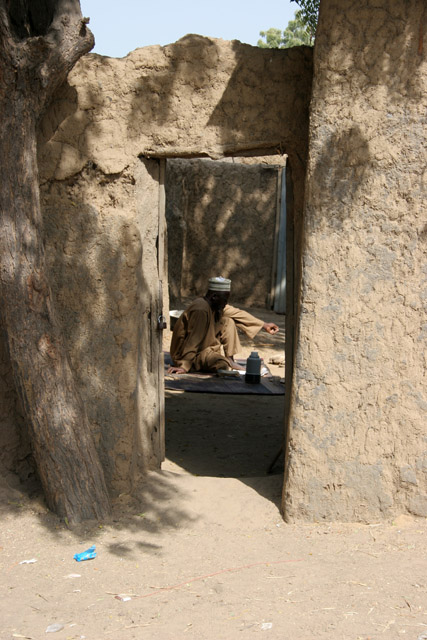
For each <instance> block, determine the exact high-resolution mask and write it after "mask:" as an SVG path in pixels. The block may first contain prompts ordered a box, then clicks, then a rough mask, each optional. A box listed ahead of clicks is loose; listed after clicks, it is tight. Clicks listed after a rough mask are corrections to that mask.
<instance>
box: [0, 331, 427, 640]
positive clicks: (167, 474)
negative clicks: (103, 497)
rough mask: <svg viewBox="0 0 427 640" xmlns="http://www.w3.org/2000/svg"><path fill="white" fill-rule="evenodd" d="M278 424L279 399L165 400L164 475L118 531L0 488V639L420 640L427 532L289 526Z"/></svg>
mask: <svg viewBox="0 0 427 640" xmlns="http://www.w3.org/2000/svg"><path fill="white" fill-rule="evenodd" d="M258 340H261V341H264V342H263V344H261V343H260V342H258V343H257V344H256V346H257V348H259V350H260V351H261V353H262V355H263V356H264V357H265V359H266V360H267V359H268V358H269V357H270V355H271V354H273V353H276V354H277V353H280V351H281V349H282V347H283V338H282V337H281V336H279V337H277V338H276V342H274V344H271V340H270V337H269V336H267V334H261V336H260V337H259V338H258ZM252 346H253V345H245V349H246V348H249V349H250V348H252ZM261 347H262V349H261ZM280 372H281V369H280V367H278V368H277V369H275V370H274V371H273V373H274V374H275V375H279V374H280ZM282 417H283V398H281V397H270V398H269V397H266V396H264V397H261V396H218V395H208V394H188V393H177V392H167V394H166V419H167V422H166V438H167V440H166V442H167V459H166V461H165V463H164V465H163V469H162V470H161V471H160V472H156V473H152V474H150V476H149V478H147V482H146V483H145V485H144V487H142V488H141V491H140V493H139V495H138V496H137V497H130V496H127V495H123V496H120V498H119V499H118V500H117V501H116V503H115V506H114V508H115V512H114V518H113V520H112V521H111V522H105V523H94V522H90V523H86V524H84V525H81V526H79V527H76V528H73V529H72V530H70V529H69V528H67V526H66V525H65V524H64V523H63V522H60V521H59V519H58V518H56V517H55V516H54V515H53V514H51V513H49V512H48V511H47V510H46V508H45V506H44V503H43V500H42V498H41V497H40V496H39V495H38V494H37V493H36V492H35V493H34V492H33V494H31V495H29V494H28V493H27V492H26V491H25V490H24V489H25V488H24V487H22V486H21V487H20V486H17V485H15V486H12V484H11V483H12V479H9V485H6V484H5V483H3V485H2V486H1V487H0V515H1V520H0V566H1V580H0V593H1V598H0V640H9V639H11V638H32V639H34V640H36V639H37V640H38V639H41V638H45V637H47V638H49V637H51V636H50V633H52V634H55V635H53V637H57V638H58V639H59V638H64V639H70V640H71V639H73V640H74V639H83V638H87V639H88V640H104V639H109V638H112V639H117V640H130V639H138V640H139V639H145V638H149V639H156V640H157V639H158V640H181V639H182V640H186V639H188V638H195V639H197V640H235V639H240V638H241V639H243V640H244V639H245V638H252V637H257V636H260V637H261V638H266V639H268V638H270V639H280V640H286V639H292V640H311V639H314V638H316V639H319V638H328V639H333V640H335V639H336V640H344V639H347V638H348V639H351V640H357V639H363V640H368V639H371V640H374V639H375V640H380V639H381V640H383V639H384V638H387V639H390V638H407V639H410V640H422V639H424V640H426V639H427V553H426V547H427V543H426V541H427V523H426V521H425V520H421V519H412V518H409V517H407V516H400V517H398V518H396V520H395V521H394V522H386V523H384V522H381V523H370V524H357V523H346V524H342V523H333V524H331V523H310V524H292V525H290V524H285V523H284V522H283V519H282V517H281V515H280V511H279V504H280V495H281V489H282V482H283V478H282V473H281V468H280V465H278V466H277V467H276V468H275V470H274V471H275V472H274V473H272V474H266V469H267V468H268V466H269V464H270V462H271V459H272V456H274V455H275V453H276V452H277V450H278V448H279V449H280V443H281V430H282ZM93 544H94V545H96V552H97V556H96V558H95V559H92V560H88V561H85V562H76V561H75V560H74V559H73V556H74V554H75V553H78V552H81V551H84V550H85V549H87V548H88V547H89V546H91V545H93ZM25 561H31V562H29V563H26V562H25ZM21 563H22V564H21ZM51 625H59V627H60V628H59V630H57V631H52V632H48V633H46V631H47V629H48V628H49V627H50V626H51ZM53 628H54V629H55V627H53Z"/></svg>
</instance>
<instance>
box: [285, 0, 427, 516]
mask: <svg viewBox="0 0 427 640" xmlns="http://www.w3.org/2000/svg"><path fill="white" fill-rule="evenodd" d="M426 20H427V9H426V5H425V2H424V0H408V1H407V2H401V1H400V0H378V1H377V2H375V6H373V3H372V2H370V1H369V0H358V1H357V2H354V1H353V0H339V1H338V0H322V2H321V8H320V21H319V28H318V34H317V36H316V45H315V71H314V78H315V80H314V86H313V100H312V105H311V125H310V149H309V165H308V176H307V190H306V204H305V211H304V220H305V221H304V238H305V241H304V244H303V256H302V259H303V263H302V284H301V313H300V320H299V342H298V349H297V359H296V370H295V376H294V384H293V396H292V414H291V423H290V451H289V458H288V466H287V475H288V478H287V487H286V493H285V496H284V507H285V512H286V517H287V519H288V520H291V521H292V520H306V519H309V520H322V519H326V520H347V521H348V520H368V521H369V520H370V521H373V520H374V521H375V520H378V519H381V518H389V517H393V516H394V515H395V514H397V513H399V512H410V513H411V514H414V515H418V516H427V456H426V444H427V433H426V409H427V399H426V395H425V391H426V388H425V372H426V360H425V357H426V351H425V345H426V337H427V333H426V324H425V321H426V315H425V306H423V305H425V277H426V261H425V258H426V239H427V236H426V213H425V211H426V210H425V181H426V148H427V127H426V124H427V123H426V114H427V62H426V52H427V47H426V43H427V34H426ZM423 283H424V284H423ZM423 292H424V294H423ZM423 295H424V300H423Z"/></svg>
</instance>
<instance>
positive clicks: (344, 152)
mask: <svg viewBox="0 0 427 640" xmlns="http://www.w3.org/2000/svg"><path fill="white" fill-rule="evenodd" d="M331 158H339V162H337V161H335V162H334V163H332V164H331ZM372 161H373V160H372V157H371V153H370V150H369V143H368V142H367V140H366V139H365V137H364V136H363V134H362V133H361V131H360V127H358V126H353V127H351V128H349V129H348V130H346V131H340V132H339V133H333V134H331V135H330V136H329V137H327V138H326V139H325V141H324V143H323V145H322V152H321V153H320V154H319V156H318V158H317V159H316V165H315V168H314V171H313V174H312V179H311V181H310V184H309V185H308V193H309V195H310V191H311V190H314V189H315V190H316V199H315V202H316V212H317V216H308V217H307V226H308V228H310V226H311V227H312V228H313V227H315V228H317V227H319V226H320V225H321V220H322V218H321V216H322V215H323V216H325V217H326V215H327V217H328V224H330V225H331V226H332V227H333V228H336V229H341V228H342V226H343V223H344V221H345V220H346V219H347V218H348V216H349V211H351V207H350V204H351V203H352V202H354V198H355V197H356V195H357V193H358V191H359V189H360V188H361V186H362V185H363V184H364V180H365V176H366V174H367V173H369V171H370V164H371V162H372ZM331 194H333V198H332V197H331ZM308 199H309V201H310V197H309V198H308Z"/></svg>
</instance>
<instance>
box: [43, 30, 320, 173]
mask: <svg viewBox="0 0 427 640" xmlns="http://www.w3.org/2000/svg"><path fill="white" fill-rule="evenodd" d="M311 83H312V49H311V48H310V47H295V48H292V49H287V50H272V49H261V48H258V47H251V46H249V45H244V44H241V43H240V42H238V41H233V42H226V41H224V40H219V39H213V38H205V37H202V36H197V35H189V36H186V37H184V38H182V39H181V40H179V41H178V42H176V43H175V44H171V45H168V46H165V47H160V46H152V47H144V48H141V49H137V50H135V51H133V52H132V53H130V54H129V55H128V56H127V57H126V58H121V59H116V58H107V57H102V56H99V55H95V54H89V55H87V56H85V57H84V58H83V59H82V60H81V61H80V62H79V63H78V64H77V65H76V67H75V68H74V70H73V71H72V72H71V73H70V75H69V86H68V87H66V88H63V90H62V91H61V92H60V93H59V94H58V95H57V97H56V100H55V102H54V103H53V104H52V106H51V108H50V110H49V112H48V113H47V114H46V117H45V119H44V122H43V123H42V126H41V139H42V141H43V139H44V140H50V141H49V143H48V144H45V145H43V146H42V148H41V152H40V161H41V162H40V164H41V172H42V176H43V177H44V178H57V179H64V178H66V177H68V176H70V175H73V174H75V173H77V172H78V171H80V170H81V169H82V167H83V166H85V165H86V164H87V163H88V162H91V163H95V164H96V165H97V166H98V167H99V168H100V169H101V170H102V171H103V172H104V173H109V174H111V173H119V172H120V171H122V170H123V169H124V167H126V166H128V165H129V164H131V162H132V161H133V160H134V159H135V158H136V157H137V156H138V155H140V154H141V155H146V156H150V155H152V156H169V157H173V156H182V157H188V156H209V157H212V158H218V157H222V156H224V155H227V154H232V153H239V152H240V153H241V152H244V151H245V150H248V149H266V148H267V149H277V150H279V151H281V150H283V151H285V152H287V150H288V149H292V150H293V151H294V150H297V151H298V154H299V155H300V157H305V154H306V147H307V140H306V139H307V132H308V106H309V100H310V92H311ZM64 118H65V119H64Z"/></svg>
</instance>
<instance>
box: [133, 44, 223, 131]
mask: <svg viewBox="0 0 427 640" xmlns="http://www.w3.org/2000/svg"><path fill="white" fill-rule="evenodd" d="M163 51H165V53H166V57H167V60H168V63H167V66H164V63H163V61H162V63H161V64H160V65H159V66H157V68H156V71H155V72H153V71H152V70H149V71H148V72H147V73H145V72H144V70H142V72H141V76H140V78H139V79H138V80H137V81H136V82H135V84H134V100H133V103H132V110H131V117H130V118H129V125H130V129H133V128H134V127H135V123H137V122H139V121H140V120H141V118H142V120H143V121H144V120H145V119H146V118H147V116H149V120H150V121H152V122H155V123H157V124H158V125H170V123H171V122H174V121H175V112H176V111H177V107H176V104H175V103H176V101H177V100H178V101H181V100H182V99H184V100H185V99H186V98H189V99H190V100H191V102H192V104H193V105H195V104H196V103H197V100H198V96H197V95H196V94H197V92H198V91H199V90H201V89H203V88H204V87H210V86H211V84H212V82H213V80H214V78H215V76H216V74H217V73H218V61H219V52H218V48H217V46H216V44H215V41H214V40H211V39H210V38H206V37H204V36H199V35H195V34H191V35H187V36H185V37H184V38H181V40H179V41H178V42H175V43H173V44H169V45H167V46H166V47H163ZM195 92H196V94H195ZM186 93H187V95H186ZM178 111H179V109H178ZM148 112H149V113H148ZM187 115H188V114H187ZM175 124H178V123H175Z"/></svg>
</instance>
